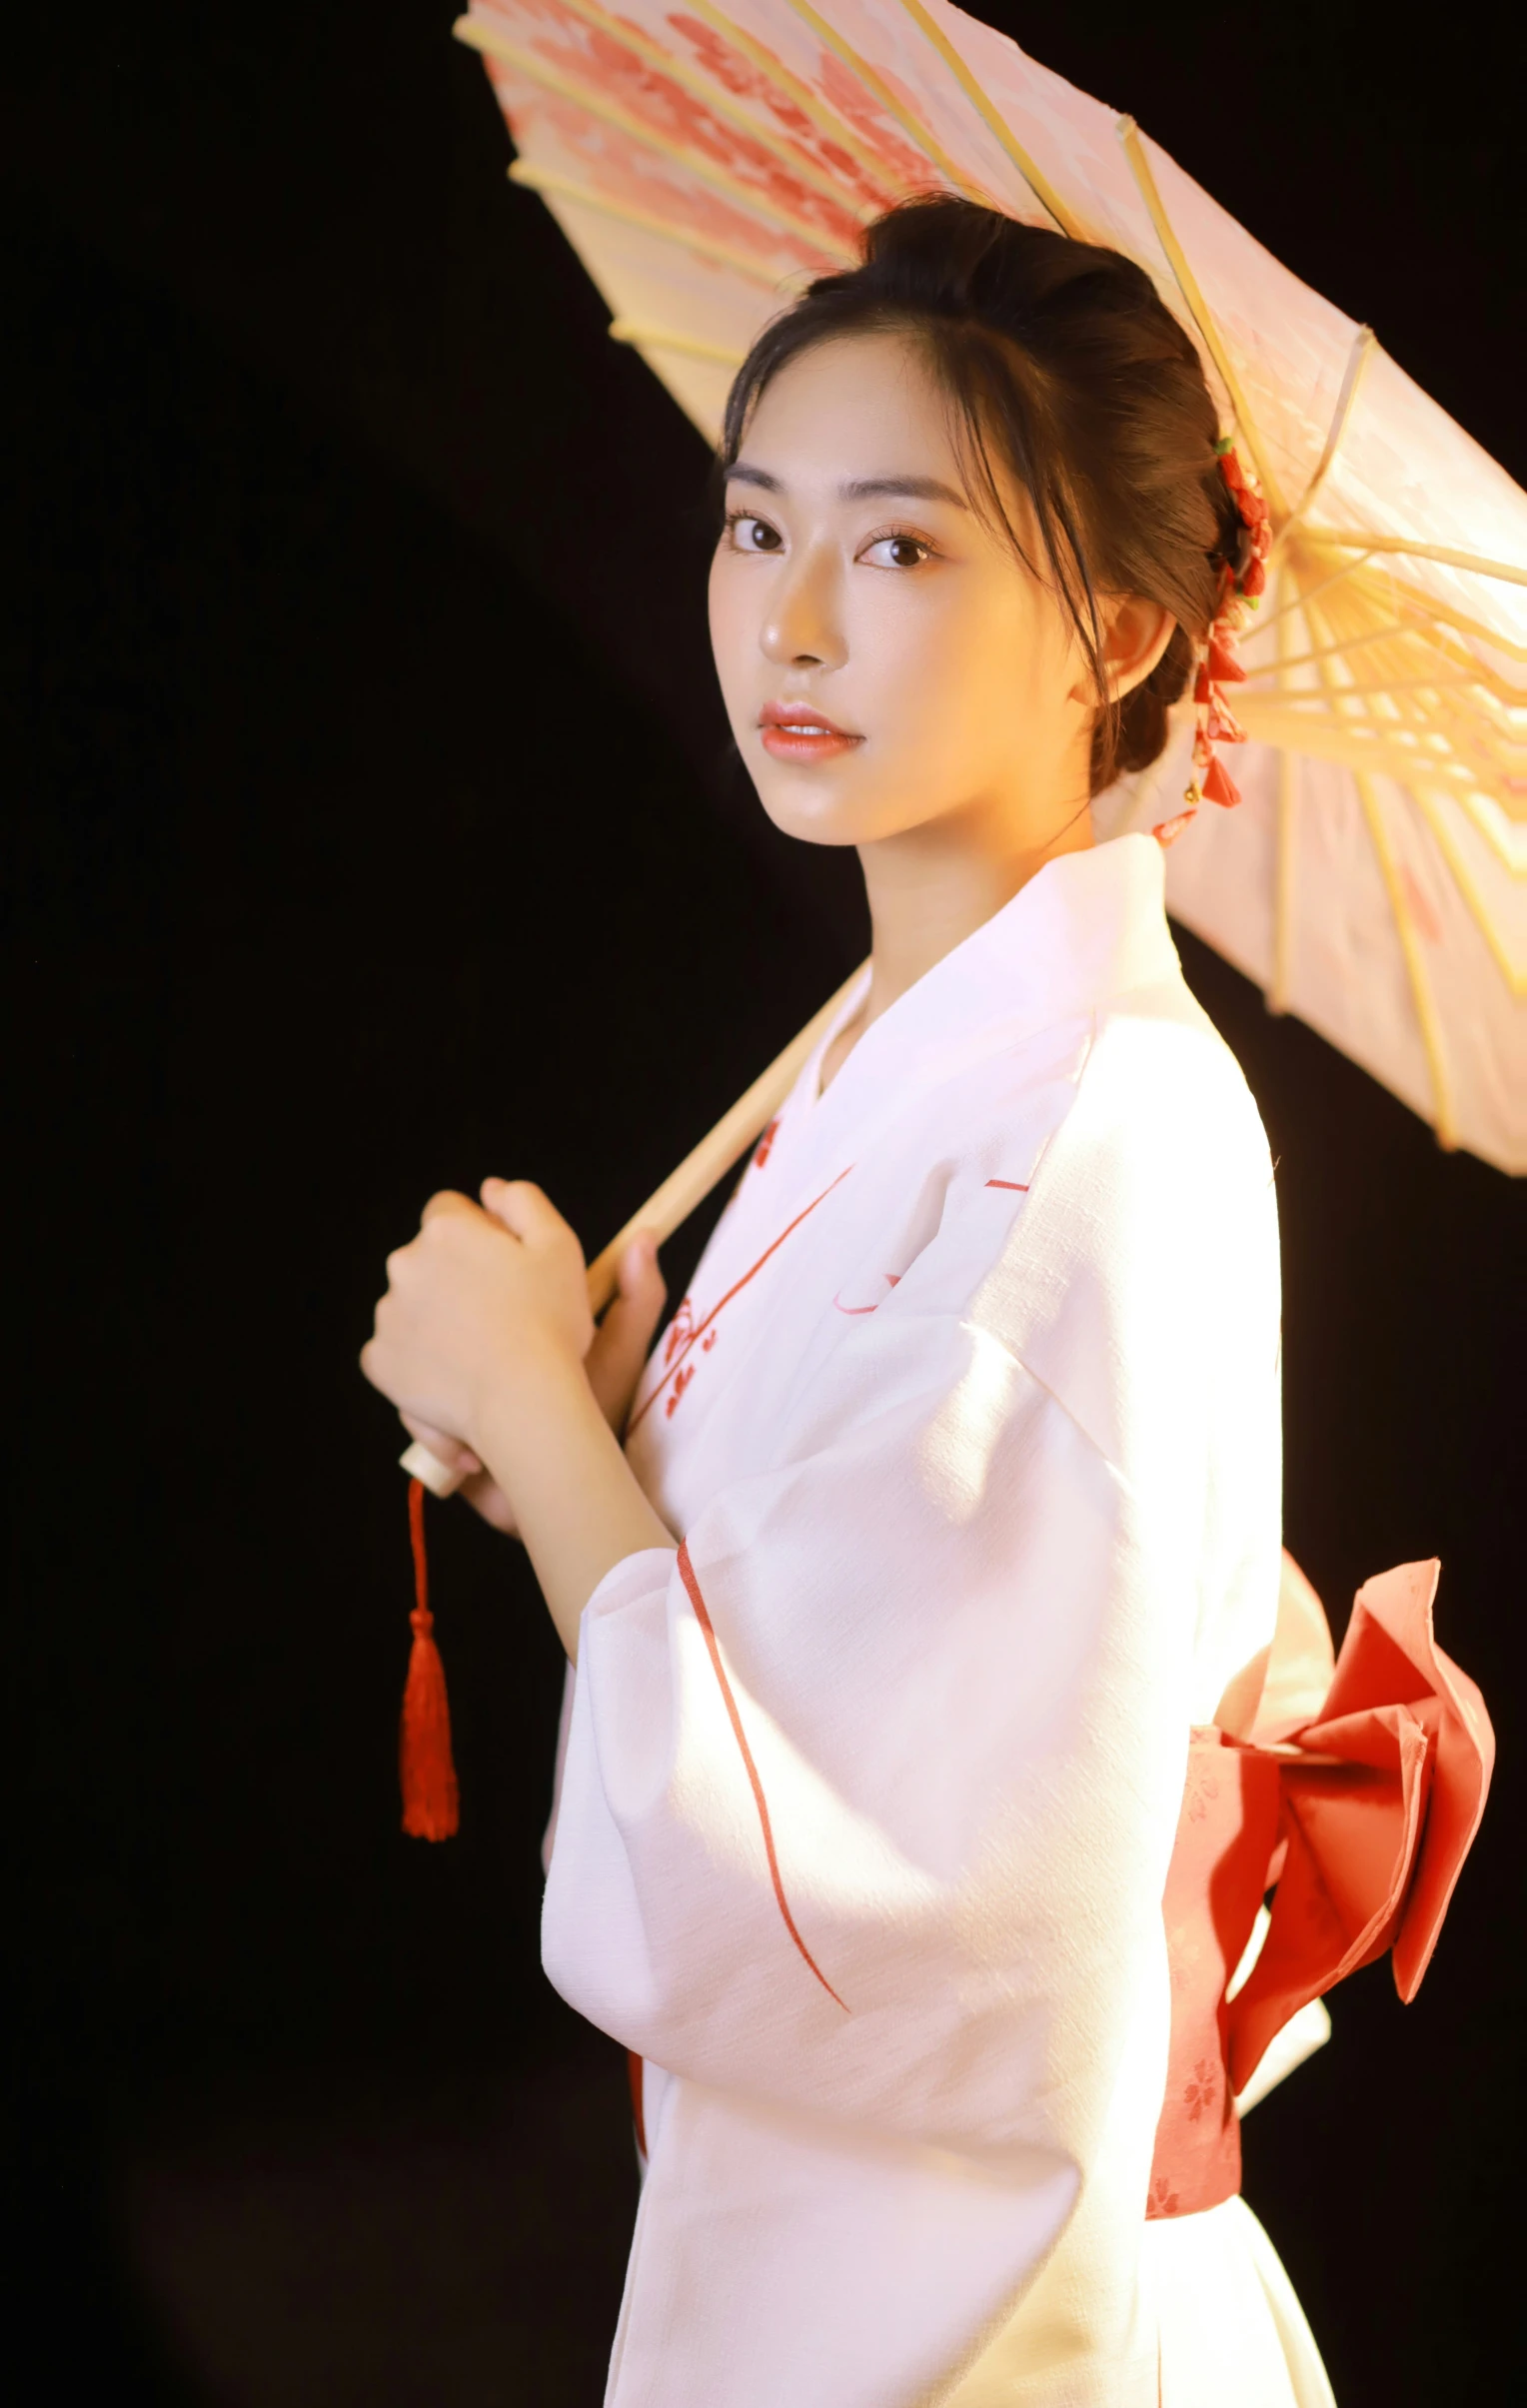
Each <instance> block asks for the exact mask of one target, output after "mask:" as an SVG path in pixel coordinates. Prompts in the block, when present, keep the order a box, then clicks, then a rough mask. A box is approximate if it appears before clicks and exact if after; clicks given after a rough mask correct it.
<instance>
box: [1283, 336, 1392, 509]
mask: <svg viewBox="0 0 1527 2408" xmlns="http://www.w3.org/2000/svg"><path fill="white" fill-rule="evenodd" d="M1375 349H1376V345H1375V342H1374V336H1373V329H1372V327H1371V326H1360V327H1359V328H1358V330H1357V335H1356V339H1355V340H1354V342H1353V345H1352V348H1351V350H1350V352H1349V353H1348V354H1347V364H1346V368H1345V370H1344V371H1343V374H1342V379H1341V391H1340V392H1339V393H1338V395H1337V396H1336V408H1335V410H1334V412H1333V413H1332V417H1331V431H1330V433H1329V434H1328V435H1327V437H1326V439H1325V450H1324V451H1323V452H1322V453H1321V455H1320V460H1319V463H1318V465H1317V467H1316V470H1315V474H1314V475H1313V477H1312V478H1311V479H1310V481H1309V483H1308V485H1307V486H1306V487H1305V489H1304V492H1303V495H1302V496H1301V498H1300V499H1299V501H1297V502H1296V503H1295V504H1294V507H1293V509H1292V510H1291V511H1290V512H1289V514H1288V517H1287V518H1286V519H1285V520H1284V522H1283V524H1282V526H1281V527H1280V528H1279V529H1278V542H1279V543H1280V544H1281V543H1282V542H1283V541H1284V539H1285V537H1286V536H1287V535H1288V533H1289V531H1290V529H1292V528H1294V527H1296V526H1297V525H1298V523H1299V521H1300V520H1301V519H1302V518H1303V516H1304V514H1305V512H1306V511H1307V510H1308V509H1309V506H1310V504H1311V503H1312V502H1313V501H1314V499H1315V496H1316V495H1317V494H1318V493H1319V491H1320V488H1321V487H1322V486H1323V485H1324V483H1325V481H1326V479H1327V477H1328V476H1329V475H1330V473H1331V469H1332V466H1333V464H1334V462H1335V459H1336V455H1337V453H1338V452H1339V451H1340V449H1341V442H1342V438H1343V436H1344V435H1345V434H1346V431H1347V425H1348V421H1349V420H1350V418H1351V416H1352V410H1353V405H1354V404H1355V402H1356V400H1357V389H1358V387H1359V386H1360V385H1361V383H1362V381H1363V377H1364V375H1365V374H1366V371H1367V367H1368V362H1369V361H1370V359H1371V358H1372V357H1373V353H1374V351H1375Z"/></svg>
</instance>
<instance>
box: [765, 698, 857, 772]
mask: <svg viewBox="0 0 1527 2408" xmlns="http://www.w3.org/2000/svg"><path fill="white" fill-rule="evenodd" d="M759 730H760V733H761V735H762V737H763V740H764V751H765V752H770V753H772V755H773V757H774V759H775V760H798V761H819V760H836V759H837V758H838V756H839V755H840V754H841V753H844V752H851V751H852V750H853V747H854V745H855V744H861V743H862V742H863V740H864V739H863V737H862V736H861V735H850V734H849V733H848V731H847V729H846V728H844V727H837V726H834V725H833V723H832V721H831V720H830V719H828V718H824V717H823V715H822V713H821V712H820V711H819V710H812V709H811V708H810V707H809V705H808V704H807V703H804V702H765V703H764V707H763V709H762V710H761V711H760V713H759Z"/></svg>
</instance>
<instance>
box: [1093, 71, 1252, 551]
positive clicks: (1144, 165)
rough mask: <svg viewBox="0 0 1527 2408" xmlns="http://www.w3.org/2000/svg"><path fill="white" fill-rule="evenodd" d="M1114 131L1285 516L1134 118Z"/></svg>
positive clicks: (1238, 421)
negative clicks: (1158, 187)
mask: <svg viewBox="0 0 1527 2408" xmlns="http://www.w3.org/2000/svg"><path fill="white" fill-rule="evenodd" d="M1116 130H1117V133H1118V138H1119V141H1120V142H1121V143H1122V144H1123V147H1124V156H1125V158H1126V159H1127V160H1128V162H1129V171H1130V174H1131V175H1132V176H1133V177H1134V180H1135V184H1136V185H1137V187H1138V188H1139V194H1140V198H1141V200H1142V201H1143V202H1144V204H1145V207H1146V209H1147V211H1148V212H1149V215H1150V222H1151V224H1152V225H1153V226H1154V228H1155V230H1156V237H1157V240H1158V241H1159V243H1160V245H1161V248H1162V250H1163V251H1164V252H1165V254H1166V258H1167V264H1168V266H1169V267H1170V269H1171V272H1172V275H1173V276H1174V277H1175V279H1176V283H1177V290H1178V292H1179V293H1180V294H1181V295H1182V298H1183V300H1184V301H1185V302H1186V304H1187V307H1188V312H1189V315H1190V316H1191V318H1192V321H1193V324H1194V325H1195V326H1196V327H1197V329H1198V332H1199V334H1200V335H1201V336H1202V337H1203V342H1204V347H1205V349H1206V350H1207V352H1208V354H1209V357H1210V358H1211V359H1212V361H1213V363H1214V365H1215V367H1216V368H1217V369H1218V371H1219V375H1220V381H1221V383H1222V384H1223V386H1224V389H1225V392H1226V394H1227V395H1228V396H1229V401H1230V407H1231V409H1232V410H1233V411H1234V413H1235V420H1236V424H1237V426H1238V427H1239V428H1240V431H1241V434H1242V435H1243V436H1244V437H1245V440H1246V449H1247V450H1248V451H1249V452H1250V454H1251V460H1252V465H1253V467H1254V468H1255V470H1256V473H1257V477H1258V479H1259V480H1260V482H1261V488H1262V492H1263V493H1264V495H1265V496H1266V498H1267V505H1268V508H1269V509H1270V510H1271V511H1273V512H1274V513H1275V514H1276V515H1277V517H1278V518H1279V520H1281V519H1282V518H1283V516H1284V506H1283V500H1282V496H1281V494H1280V492H1279V490H1278V484H1277V480H1276V478H1274V476H1273V475H1272V473H1271V470H1270V469H1269V467H1268V464H1267V458H1266V454H1265V453H1264V451H1263V449H1262V444H1261V438H1260V437H1259V436H1258V434H1257V431H1256V426H1255V423H1254V422H1253V420H1252V417H1251V413H1250V411H1249V410H1248V409H1247V408H1246V398H1245V395H1244V394H1243V393H1242V392H1241V389H1240V380H1239V378H1238V377H1237V376H1236V374H1235V370H1234V368H1233V367H1232V366H1231V364H1230V355H1229V353H1228V352H1227V350H1226V349H1225V346H1224V343H1223V341H1222V339H1221V337H1220V332H1219V328H1218V327H1217V326H1216V324H1215V322H1214V314H1213V312H1212V310H1211V309H1210V308H1209V305H1208V303H1207V302H1206V301H1205V299H1204V297H1203V294H1202V291H1201V290H1200V288H1199V284H1198V279H1197V277H1196V276H1195V275H1194V274H1193V271H1192V269H1191V267H1190V266H1189V265H1188V259H1187V254H1186V252H1185V251H1184V250H1183V248H1182V245H1181V244H1180V243H1179V242H1178V240H1177V235H1176V230H1175V228H1174V227H1173V225H1172V222H1171V219H1170V218H1169V217H1168V216H1167V214H1166V206H1165V204H1164V202H1163V201H1162V199H1161V195H1160V192H1159V190H1158V189H1157V186H1156V179H1155V176H1154V174H1153V172H1152V169H1151V165H1150V161H1149V160H1148V159H1147V158H1146V156H1145V146H1144V143H1143V141H1142V140H1141V136H1140V129H1139V127H1138V126H1137V125H1136V124H1135V122H1134V119H1133V118H1132V117H1121V118H1119V119H1118V120H1117V128H1116Z"/></svg>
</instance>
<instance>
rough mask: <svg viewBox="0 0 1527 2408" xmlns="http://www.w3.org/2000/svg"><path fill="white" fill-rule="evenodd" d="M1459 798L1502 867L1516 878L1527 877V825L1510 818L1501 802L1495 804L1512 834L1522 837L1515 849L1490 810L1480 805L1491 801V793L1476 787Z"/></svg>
mask: <svg viewBox="0 0 1527 2408" xmlns="http://www.w3.org/2000/svg"><path fill="white" fill-rule="evenodd" d="M1458 799H1459V801H1460V802H1461V803H1462V805H1463V807H1464V809H1465V810H1466V811H1467V812H1468V814H1469V817H1470V818H1471V819H1472V820H1473V822H1474V825H1475V826H1476V827H1477V828H1478V830H1479V832H1480V834H1481V835H1482V836H1483V838H1484V840H1485V842H1486V844H1488V845H1489V847H1490V850H1491V851H1492V852H1493V853H1494V855H1495V857H1496V859H1497V860H1498V861H1499V862H1500V863H1501V865H1502V867H1503V868H1505V869H1507V870H1509V871H1510V873H1511V875H1512V877H1514V878H1527V827H1523V826H1522V824H1521V822H1520V821H1519V820H1514V819H1510V818H1508V817H1507V814H1506V813H1505V811H1504V810H1503V809H1502V808H1501V805H1500V804H1499V803H1496V804H1495V805H1494V808H1495V809H1496V810H1497V811H1499V812H1500V815H1501V817H1502V818H1503V819H1506V824H1507V826H1508V827H1509V828H1510V829H1511V831H1512V834H1513V835H1515V836H1517V837H1519V838H1520V839H1521V841H1520V843H1519V845H1518V847H1517V850H1516V851H1513V850H1512V848H1511V846H1510V844H1509V843H1508V841H1507V839H1506V838H1505V837H1504V836H1503V835H1502V834H1501V831H1500V829H1499V828H1498V827H1497V826H1496V824H1495V822H1494V820H1493V819H1492V818H1491V817H1490V814H1489V811H1488V810H1485V809H1481V807H1480V806H1481V804H1485V803H1489V802H1490V800H1491V797H1490V796H1489V795H1487V794H1484V793H1482V792H1480V791H1479V790H1478V789H1475V791H1473V792H1472V793H1466V794H1460V795H1459V797H1458Z"/></svg>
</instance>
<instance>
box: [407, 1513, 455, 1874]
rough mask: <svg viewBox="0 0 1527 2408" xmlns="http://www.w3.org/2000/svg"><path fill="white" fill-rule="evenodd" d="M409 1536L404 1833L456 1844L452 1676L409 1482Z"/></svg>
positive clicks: (421, 1516)
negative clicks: (410, 1630) (438, 1633)
mask: <svg viewBox="0 0 1527 2408" xmlns="http://www.w3.org/2000/svg"><path fill="white" fill-rule="evenodd" d="M409 1535H410V1537H411V1538H412V1540H413V1542H414V1611H413V1613H412V1614H411V1615H410V1616H409V1620H410V1622H411V1623H412V1624H413V1627H414V1651H413V1654H412V1655H411V1656H410V1658H409V1677H408V1686H407V1687H406V1688H405V1690H404V1693H403V1721H402V1725H401V1728H400V1730H399V1734H398V1776H399V1780H400V1781H401V1783H402V1786H403V1827H404V1829H405V1830H406V1831H407V1832H408V1834H409V1836H410V1838H411V1839H450V1838H453V1837H454V1836H455V1833H456V1829H457V1825H458V1824H459V1822H460V1820H461V1801H460V1798H459V1796H458V1794H457V1787H456V1766H455V1764H454V1763H453V1762H452V1757H451V1707H450V1703H449V1701H448V1699H447V1697H446V1672H445V1666H444V1665H443V1664H442V1663H441V1660H440V1650H439V1648H438V1647H437V1646H436V1644H435V1617H434V1615H433V1614H432V1613H431V1612H430V1584H429V1569H428V1566H427V1564H426V1561H425V1552H424V1489H423V1486H422V1485H421V1483H420V1482H419V1481H417V1480H411V1481H410V1482H409Z"/></svg>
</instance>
